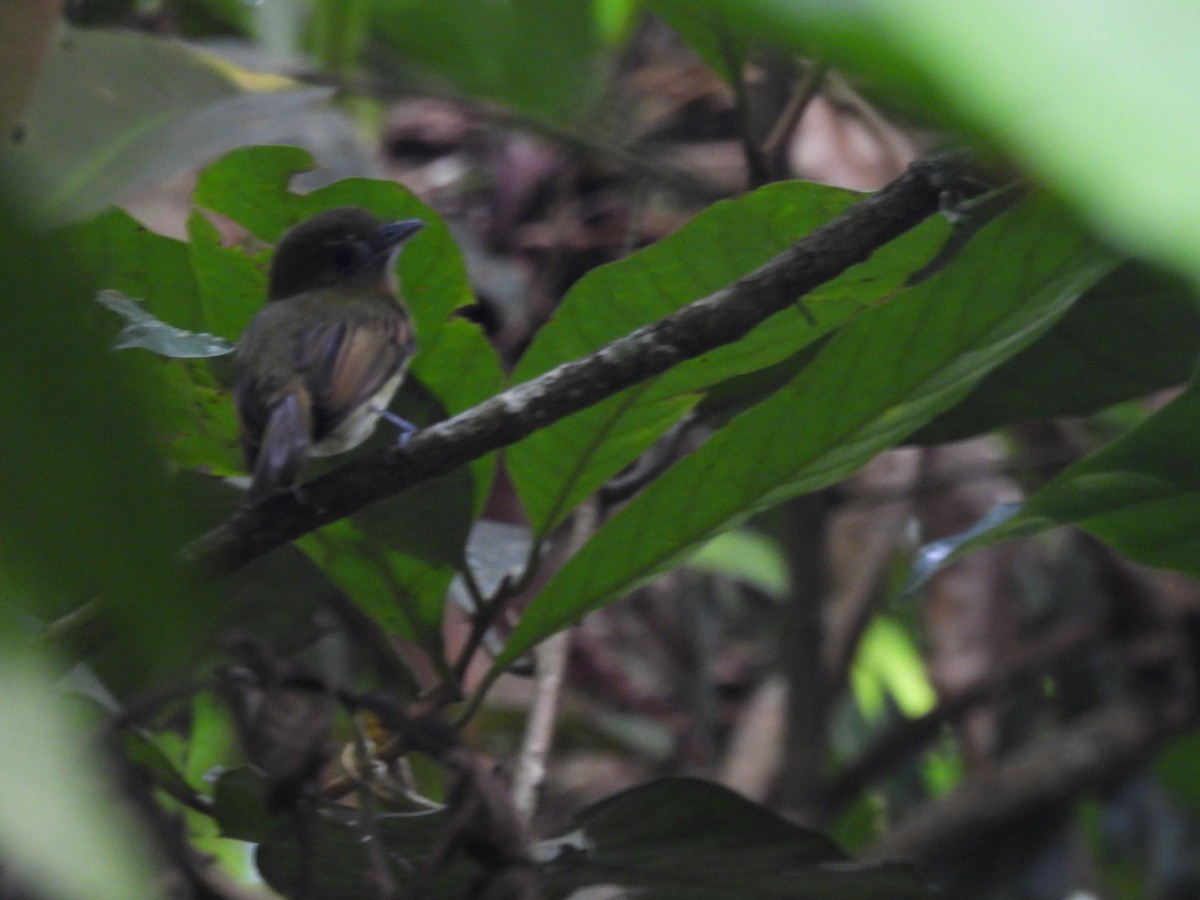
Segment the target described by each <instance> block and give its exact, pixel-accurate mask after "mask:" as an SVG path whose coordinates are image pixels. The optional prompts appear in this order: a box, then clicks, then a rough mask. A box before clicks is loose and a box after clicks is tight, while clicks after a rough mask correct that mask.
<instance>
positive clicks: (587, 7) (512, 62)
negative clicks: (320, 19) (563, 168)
mask: <svg viewBox="0 0 1200 900" xmlns="http://www.w3.org/2000/svg"><path fill="white" fill-rule="evenodd" d="M374 12H375V16H374V22H373V25H374V32H375V34H376V35H377V36H378V38H379V39H380V40H381V41H382V42H383V44H384V45H385V46H386V47H387V48H388V49H389V50H391V51H393V52H394V53H395V55H396V58H397V59H398V60H402V61H403V63H404V64H405V65H415V66H419V67H421V68H423V69H425V70H427V71H429V72H433V73H435V74H437V75H439V76H441V77H442V78H444V79H446V80H448V81H450V82H451V83H453V84H454V85H455V86H456V87H457V88H458V89H459V90H461V91H463V92H465V93H467V94H471V95H473V96H476V97H480V98H485V99H489V100H498V101H499V102H501V103H504V104H507V105H509V106H512V107H514V108H515V109H518V110H520V111H521V112H523V113H526V114H528V115H531V116H535V117H537V118H541V119H545V120H547V121H550V122H570V121H575V120H579V119H581V118H583V117H584V116H586V115H587V114H588V112H589V110H590V109H591V107H592V101H593V100H594V99H595V98H596V96H597V95H598V92H599V90H600V87H601V80H600V76H601V74H602V66H601V60H600V57H599V52H600V51H601V49H602V43H601V40H600V34H599V30H598V28H597V23H596V20H595V19H594V17H593V14H592V3H591V0H490V2H488V3H477V2H473V0H440V2H438V3H428V2H425V0H379V2H377V3H375V5H374Z"/></svg>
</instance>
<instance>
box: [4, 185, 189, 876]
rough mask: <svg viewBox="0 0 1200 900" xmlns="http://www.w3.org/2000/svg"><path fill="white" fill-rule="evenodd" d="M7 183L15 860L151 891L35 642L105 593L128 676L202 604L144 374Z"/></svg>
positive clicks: (10, 803)
mask: <svg viewBox="0 0 1200 900" xmlns="http://www.w3.org/2000/svg"><path fill="white" fill-rule="evenodd" d="M6 186H7V184H6V182H3V181H2V180H0V249H2V251H3V257H4V259H5V260H6V262H5V264H4V266H3V267H0V297H3V298H5V300H6V303H5V315H6V322H7V325H8V327H9V328H10V329H11V331H9V332H8V333H9V334H10V335H11V336H13V339H12V340H11V341H10V342H9V346H8V348H7V350H6V351H5V353H4V354H3V356H2V358H0V408H2V409H4V411H5V417H6V420H7V421H8V423H9V426H8V427H6V428H4V429H3V431H2V433H0V459H2V460H4V464H3V466H0V493H3V495H4V497H5V514H4V516H3V517H0V657H2V658H3V659H4V664H3V665H4V672H3V682H4V684H5V690H4V691H3V692H2V694H0V729H2V730H3V733H4V734H5V735H7V736H8V737H9V740H6V741H5V742H4V743H5V747H4V749H3V751H2V752H0V780H2V781H3V789H4V792H5V803H4V814H3V815H2V816H0V831H3V835H2V836H0V844H2V845H3V846H4V848H5V853H6V861H7V860H8V859H11V860H12V863H13V865H14V867H15V870H16V871H17V872H19V873H20V874H21V876H22V877H24V878H26V879H28V880H29V882H30V883H31V884H33V885H38V886H41V889H42V890H44V891H46V892H47V893H48V895H53V896H63V897H80V898H83V897H112V898H118V897H130V896H149V895H150V893H149V892H148V891H149V889H148V887H147V884H146V882H145V880H144V878H143V876H142V875H141V874H140V872H139V865H138V864H137V863H136V862H135V859H136V855H135V854H134V853H133V852H132V847H133V846H136V845H135V844H124V845H123V843H122V836H123V834H124V827H123V826H122V825H120V824H118V823H119V821H120V817H119V815H115V812H114V807H113V804H112V803H111V802H107V801H105V800H104V799H103V797H102V791H100V790H98V788H97V785H98V784H99V782H100V774H99V772H98V769H97V766H96V761H97V758H98V755H99V754H98V753H97V752H93V751H89V750H88V743H87V742H86V741H84V740H82V739H81V737H80V736H79V734H78V733H77V726H76V723H73V722H72V721H71V720H70V719H69V717H68V716H67V714H66V712H65V711H64V710H63V708H62V707H61V697H60V696H59V695H58V694H56V693H55V692H54V691H52V690H51V689H50V687H49V681H48V678H49V673H48V671H47V669H48V667H47V666H46V664H45V661H44V660H38V659H34V658H32V656H31V655H29V651H28V649H25V650H23V651H18V650H17V649H16V646H15V645H16V643H17V642H18V641H19V642H21V643H22V644H26V643H27V642H28V639H29V630H30V628H31V627H36V623H39V622H46V621H48V620H49V619H51V618H54V617H56V616H59V615H63V614H66V613H69V612H71V611H73V610H75V609H76V608H78V607H79V606H80V605H82V604H84V603H91V604H95V605H98V607H99V609H100V615H101V617H102V618H103V619H104V620H105V621H106V622H107V623H108V624H110V625H111V626H112V633H113V638H112V639H113V640H115V641H119V642H120V646H121V649H122V653H123V657H124V663H125V667H126V671H127V672H129V673H131V674H130V677H131V678H133V677H137V675H138V674H141V675H145V674H146V673H149V672H153V671H156V670H159V669H161V668H163V667H164V666H166V667H169V666H170V665H171V662H172V659H173V657H175V656H176V655H177V654H179V653H180V652H181V649H182V648H183V647H185V646H187V641H188V637H189V634H190V632H191V625H190V623H191V611H190V608H189V601H191V600H193V599H194V598H192V597H189V596H187V592H186V591H184V590H183V589H182V586H181V584H180V580H181V578H180V575H179V573H178V571H177V570H176V567H175V565H174V553H175V551H176V549H177V548H178V546H179V545H180V543H181V541H182V537H183V534H186V525H185V523H183V522H181V521H180V519H181V517H180V516H179V515H178V513H177V512H175V511H172V510H170V509H169V508H168V506H167V502H166V473H165V469H164V466H163V463H162V459H161V457H160V456H159V455H158V454H157V453H156V452H155V451H154V449H153V445H152V443H151V441H150V439H149V436H148V434H147V429H146V425H145V423H144V421H143V420H142V418H141V416H140V415H139V411H138V393H137V389H136V384H135V383H134V382H133V381H132V380H131V379H129V378H128V377H127V374H128V373H126V372H123V371H122V370H121V367H120V366H119V365H118V363H117V361H116V358H115V357H114V356H113V355H112V354H111V353H110V352H109V351H108V350H107V348H106V347H104V345H103V343H102V341H101V339H100V337H99V335H98V334H96V333H95V332H94V331H93V330H92V329H91V328H89V327H88V324H87V320H88V315H89V314H90V313H91V311H92V308H93V307H92V304H91V299H90V297H89V296H88V293H87V290H86V288H85V287H84V286H83V283H82V282H81V281H79V280H76V279H75V278H74V272H73V260H72V258H71V255H70V252H69V251H68V250H67V249H66V248H64V247H63V246H61V245H60V244H59V243H58V242H56V241H53V240H50V239H48V238H47V237H46V236H44V235H41V234H37V233H35V232H33V231H32V230H31V229H30V228H28V227H26V226H24V225H23V224H22V223H21V222H19V221H18V220H17V219H16V217H15V216H14V215H12V214H11V212H10V210H9V208H8V206H7V201H8V198H9V197H11V191H8V190H6Z"/></svg>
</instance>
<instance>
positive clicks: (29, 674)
mask: <svg viewBox="0 0 1200 900" xmlns="http://www.w3.org/2000/svg"><path fill="white" fill-rule="evenodd" d="M54 677H55V676H54V674H53V673H52V672H51V671H50V670H49V669H47V668H46V667H44V666H42V665H41V664H39V663H38V662H37V661H36V660H35V659H33V658H32V657H30V656H29V655H27V654H20V653H17V652H16V651H15V650H14V648H13V647H11V646H9V647H6V648H5V650H4V653H3V654H2V655H0V681H3V683H4V686H5V687H4V691H3V692H2V693H0V733H3V734H6V735H10V736H13V737H14V738H19V739H14V740H7V741H5V742H4V746H3V749H2V750H0V791H3V793H4V803H3V804H0V842H2V843H3V845H4V856H5V870H6V873H7V874H8V875H10V876H11V875H16V876H17V878H16V883H17V885H22V884H25V885H28V886H30V888H31V890H33V891H36V893H37V894H38V895H39V896H46V897H51V896H52V897H59V898H63V900H71V898H79V900H127V898H129V897H153V896H157V895H158V892H157V890H156V889H155V888H154V886H153V885H154V880H153V879H152V877H151V871H150V866H149V865H148V863H149V860H148V859H147V858H146V857H147V856H148V854H146V852H145V847H146V844H147V838H146V836H145V835H142V834H139V833H138V831H137V829H135V827H134V824H133V822H132V821H130V819H129V817H128V816H127V814H126V809H127V807H126V805H125V804H121V803H118V802H116V797H115V796H114V795H110V794H109V788H108V787H107V786H106V785H105V782H104V779H103V773H102V770H101V766H100V765H99V764H98V762H97V758H96V754H95V753H94V752H92V746H93V745H92V742H91V741H90V740H88V739H86V737H85V735H84V734H83V733H82V730H81V728H80V727H79V723H78V722H77V721H72V718H71V716H70V715H68V713H67V710H66V708H65V705H64V703H63V698H62V696H61V694H59V693H58V692H57V691H56V690H55V689H53V688H52V686H51V685H52V683H53V681H54Z"/></svg>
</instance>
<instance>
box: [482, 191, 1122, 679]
mask: <svg viewBox="0 0 1200 900" xmlns="http://www.w3.org/2000/svg"><path fill="white" fill-rule="evenodd" d="M1112 265H1113V263H1112V261H1111V259H1110V258H1109V257H1108V256H1107V255H1106V254H1104V253H1102V252H1101V251H1099V250H1098V249H1097V248H1096V247H1095V246H1094V245H1093V244H1092V242H1091V241H1089V240H1088V239H1087V238H1086V237H1085V236H1084V235H1083V234H1082V233H1080V231H1079V230H1078V229H1077V228H1076V227H1074V225H1073V224H1072V223H1071V222H1070V221H1069V220H1068V219H1066V218H1065V217H1064V216H1063V214H1062V212H1061V210H1060V209H1058V208H1057V207H1056V206H1054V205H1053V204H1052V203H1050V202H1048V201H1046V200H1045V199H1044V198H1035V199H1032V200H1029V201H1027V202H1025V203H1024V204H1022V206H1020V207H1018V208H1017V209H1016V210H1014V211H1013V212H1011V213H1009V214H1007V215H1005V216H1003V217H1001V218H999V219H997V220H996V221H995V222H993V223H992V224H991V225H989V226H988V227H987V228H985V229H984V230H983V231H981V232H980V233H979V234H978V235H976V237H975V238H974V239H973V240H972V241H971V242H970V243H969V244H968V245H967V247H966V248H965V249H964V251H963V253H962V254H961V255H960V256H959V257H958V259H957V260H956V261H955V263H954V264H952V265H951V266H949V267H947V268H946V269H944V270H942V271H941V272H939V273H938V274H937V275H935V276H934V277H933V278H931V279H929V280H928V281H925V282H922V283H921V284H919V285H917V286H916V287H913V288H911V289H909V290H906V291H903V292H901V293H899V294H897V295H896V296H894V297H893V298H892V299H891V301H890V302H888V303H885V304H882V305H878V306H874V307H872V308H870V309H867V310H865V311H863V312H862V313H861V314H860V315H859V316H858V317H857V318H855V319H854V320H853V321H851V322H850V323H849V324H848V325H847V326H845V327H844V328H843V329H842V330H841V331H839V332H838V333H837V334H835V335H833V337H831V338H830V340H829V341H828V343H827V344H826V345H825V346H824V347H823V348H822V350H821V352H820V353H819V354H818V356H817V358H816V359H815V360H814V361H813V362H812V363H811V364H810V365H808V366H807V367H806V368H804V369H803V370H801V372H800V374H799V375H798V376H797V377H796V378H795V380H794V381H792V382H791V384H789V385H788V386H786V387H785V388H783V389H781V390H779V391H777V392H776V393H774V394H773V395H771V396H770V397H769V398H768V399H766V400H765V401H763V402H762V403H760V404H759V405H758V406H755V407H754V408H752V409H750V410H749V411H748V412H745V413H743V414H742V415H740V416H738V417H737V418H735V419H734V420H733V421H732V422H731V423H730V424H729V425H728V426H727V427H726V428H724V429H722V430H721V431H719V432H717V434H716V435H714V436H713V437H712V438H711V439H710V440H709V442H708V443H707V444H706V445H705V446H704V447H702V448H701V449H700V450H698V451H697V452H696V453H694V454H693V455H692V456H690V457H687V458H685V459H683V460H682V461H680V462H679V463H677V464H675V465H674V466H673V467H672V468H671V469H669V470H668V471H667V472H666V474H664V475H663V477H661V478H660V479H659V480H658V481H656V482H655V483H653V484H651V485H650V486H649V487H648V488H647V489H646V490H645V491H643V493H642V494H641V495H640V496H638V497H637V498H635V499H634V500H633V501H632V502H631V503H630V504H629V505H628V506H626V507H625V508H624V509H623V510H621V511H620V512H619V513H617V514H616V515H615V516H614V517H613V518H612V519H611V520H609V521H608V522H607V523H606V524H605V525H604V526H602V527H601V529H600V530H599V531H598V532H597V533H596V535H595V536H594V537H593V538H592V540H591V541H590V542H589V543H588V544H586V545H585V546H584V547H583V549H582V550H581V551H580V552H579V553H578V554H577V555H576V556H575V557H574V558H573V559H572V560H571V561H570V562H568V563H567V564H566V565H565V566H564V567H563V568H562V569H560V570H559V572H558V573H557V574H556V575H555V577H554V578H552V579H551V580H550V582H549V583H548V584H547V585H546V586H545V587H544V588H543V590H542V592H541V593H540V594H539V595H538V596H537V597H535V598H534V600H533V601H532V602H531V603H530V605H529V606H528V608H527V609H526V611H525V613H524V615H523V616H522V617H521V619H520V621H519V622H518V623H517V626H516V628H515V629H514V631H513V634H512V636H511V638H510V639H509V643H508V645H507V646H506V648H505V650H504V652H503V653H502V654H501V656H500V657H499V658H498V659H497V661H496V664H495V669H494V671H497V672H498V671H499V670H500V669H501V668H502V667H503V666H504V665H507V664H508V663H509V662H511V661H512V660H513V659H516V658H517V657H518V656H519V655H520V654H521V653H523V652H525V651H526V650H528V649H529V648H530V647H531V646H533V645H534V644H536V643H537V642H538V641H540V640H542V639H543V638H545V637H546V636H547V635H549V634H552V633H553V632H555V631H556V630H558V629H560V628H562V627H564V626H565V625H567V624H569V623H570V622H572V621H574V620H576V619H578V618H579V617H580V616H581V615H583V614H584V613H586V612H588V611H590V610H592V609H595V608H597V607H599V606H601V605H603V604H604V603H605V602H608V601H610V600H612V599H614V598H615V597H617V596H619V595H620V594H621V593H623V592H625V591H627V590H629V589H630V588H631V587H633V586H634V585H636V584H638V583H640V582H642V581H644V580H645V579H647V578H649V577H651V576H652V575H654V574H655V573H657V572H659V571H662V570H663V569H664V568H665V567H667V566H669V565H670V564H671V563H672V562H674V561H675V560H677V559H678V558H679V556H680V554H682V553H684V552H685V551H686V550H687V549H689V548H690V547H692V546H694V545H695V544H696V543H698V542H700V541H702V540H705V539H707V538H709V537H711V536H712V535H714V534H716V533H718V532H720V531H721V530H723V529H726V528H728V527H729V526H730V525H732V524H735V523H737V522H738V521H740V520H742V519H744V518H745V517H746V516H748V515H750V514H751V513H753V512H755V511H757V510H761V509H764V508H767V507H769V506H771V505H773V504H775V503H778V502H780V501H781V500H784V499H786V498H788V497H792V496H796V495H797V494H801V493H804V492H806V491H812V490H816V489H817V488H820V487H822V486H824V485H827V484H830V483H832V482H834V481H837V480H839V479H841V478H843V477H845V476H846V475H848V474H850V473H851V472H853V471H854V470H855V469H856V468H857V467H858V466H860V465H862V464H863V463H864V462H866V461H867V460H868V459H870V458H871V456H873V455H874V454H876V453H878V452H879V451H880V450H883V449H885V448H886V447H889V446H892V445H893V444H895V443H897V442H898V441H900V440H902V439H903V438H904V437H905V436H907V435H908V434H910V433H911V432H912V431H913V430H915V429H916V428H917V427H919V426H920V425H921V424H923V423H924V422H926V421H928V420H929V419H930V418H932V417H933V416H934V415H936V414H937V413H939V412H942V411H943V410H945V409H947V408H949V407H950V406H952V405H953V404H954V403H956V402H958V400H960V399H961V398H962V397H963V396H964V395H965V394H966V393H967V392H969V391H970V389H971V388H972V387H973V386H974V385H975V384H976V383H978V381H979V379H980V378H982V377H983V375H985V374H986V373H987V372H988V371H990V370H991V369H993V368H995V367H996V366H997V365H999V364H1000V363H1001V362H1003V361H1004V360H1005V359H1007V358H1009V357H1011V356H1012V355H1013V354H1015V353H1016V352H1018V351H1019V350H1021V349H1023V348H1024V347H1025V346H1027V345H1028V344H1030V343H1031V342H1032V341H1033V340H1035V339H1036V338H1037V337H1038V336H1039V335H1040V334H1042V333H1043V332H1044V331H1045V330H1046V329H1047V328H1049V327H1050V325H1051V324H1053V322H1054V321H1056V320H1057V319H1058V318H1059V317H1061V316H1062V315H1063V314H1064V313H1065V312H1066V311H1067V309H1069V308H1070V306H1071V304H1072V303H1073V302H1074V300H1075V299H1076V298H1077V297H1078V296H1079V295H1080V293H1081V292H1082V291H1083V290H1085V289H1086V288H1087V287H1088V286H1089V285H1091V284H1092V283H1094V282H1095V281H1096V280H1097V279H1099V278H1100V277H1101V276H1103V275H1104V274H1105V272H1107V271H1108V270H1109V269H1110V268H1111V267H1112Z"/></svg>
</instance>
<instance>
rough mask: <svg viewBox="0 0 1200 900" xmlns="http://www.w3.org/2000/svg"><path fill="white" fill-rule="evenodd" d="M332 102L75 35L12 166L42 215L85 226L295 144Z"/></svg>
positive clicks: (197, 58) (168, 54) (107, 37)
mask: <svg viewBox="0 0 1200 900" xmlns="http://www.w3.org/2000/svg"><path fill="white" fill-rule="evenodd" d="M328 98H329V91H328V90H327V89H324V88H320V89H317V88H308V87H301V86H300V85H298V84H297V83H296V82H293V81H290V80H288V79H285V78H281V77H279V76H267V75H256V74H253V73H250V72H246V71H244V70H240V69H238V68H237V67H235V66H233V65H231V64H230V63H228V62H225V61H224V60H221V59H220V58H219V57H216V56H213V55H211V54H208V53H205V52H202V51H199V50H195V49H192V48H189V47H187V46H186V45H184V44H182V43H178V42H174V41H164V40H162V39H160V38H155V37H150V36H148V35H141V34H134V33H132V32H104V31H85V30H81V29H70V28H64V29H63V30H62V32H61V33H60V34H59V36H58V37H57V39H56V41H55V44H54V47H53V48H52V50H51V53H50V54H49V56H48V58H47V60H46V64H45V68H44V71H43V73H42V81H41V86H40V89H39V93H38V96H37V98H36V99H35V101H34V103H33V106H32V107H31V108H30V110H29V113H28V115H27V117H26V122H25V128H24V138H23V140H22V141H21V143H20V144H18V145H16V146H14V147H10V148H9V149H8V151H7V152H6V153H5V157H6V158H7V159H8V161H9V162H10V163H11V164H14V165H16V166H18V167H19V168H20V170H21V171H23V172H24V173H25V174H26V176H27V178H28V180H29V181H30V182H31V184H32V188H31V190H30V191H29V195H30V198H31V200H32V201H33V205H34V208H35V209H36V210H37V211H38V212H39V213H41V214H43V215H46V216H50V217H52V218H54V219H55V220H60V221H61V220H63V219H69V218H79V217H82V216H86V215H90V214H92V213H95V212H97V211H99V210H102V209H104V208H105V207H106V206H109V205H110V204H113V203H115V202H117V201H119V200H122V199H124V198H125V197H126V196H128V194H130V193H131V192H132V191H133V190H134V189H135V188H137V187H140V186H143V185H146V184H150V183H153V182H156V181H161V180H162V179H164V178H167V177H169V176H171V175H174V174H176V173H178V172H181V171H185V170H187V169H192V168H195V167H196V166H198V165H200V164H202V163H204V162H206V161H208V160H210V159H212V158H214V157H216V156H217V155H218V154H220V153H222V152H224V151H226V150H229V149H230V148H232V147H237V146H241V145H243V144H256V143H257V144H261V143H268V142H270V141H272V140H279V139H281V138H283V137H285V136H287V135H291V134H294V133H295V130H296V122H297V119H298V117H300V116H302V115H304V114H307V113H311V112H312V111H313V110H316V109H323V108H324V107H325V106H326V104H327V102H328ZM81 122H86V123H87V127H86V128H80V123H81Z"/></svg>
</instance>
